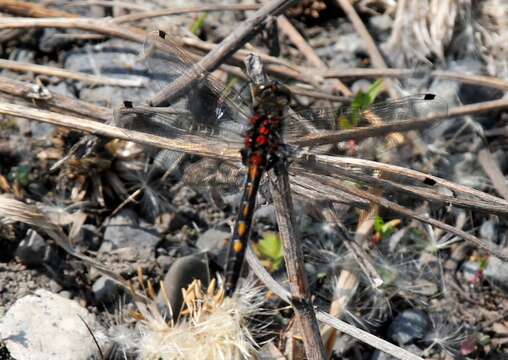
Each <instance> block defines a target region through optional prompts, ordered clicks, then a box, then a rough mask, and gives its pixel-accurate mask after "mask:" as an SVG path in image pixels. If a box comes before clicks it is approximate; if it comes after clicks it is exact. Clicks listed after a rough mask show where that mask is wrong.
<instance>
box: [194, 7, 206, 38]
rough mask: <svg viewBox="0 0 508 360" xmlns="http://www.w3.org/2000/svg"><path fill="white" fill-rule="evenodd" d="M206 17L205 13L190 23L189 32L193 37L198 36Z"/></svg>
mask: <svg viewBox="0 0 508 360" xmlns="http://www.w3.org/2000/svg"><path fill="white" fill-rule="evenodd" d="M207 16H208V13H206V12H205V13H203V14H201V15H199V16H198V18H197V19H196V21H194V22H193V23H192V26H191V29H190V31H191V32H192V33H193V34H194V35H199V33H200V32H201V30H202V29H203V26H205V20H206V17H207Z"/></svg>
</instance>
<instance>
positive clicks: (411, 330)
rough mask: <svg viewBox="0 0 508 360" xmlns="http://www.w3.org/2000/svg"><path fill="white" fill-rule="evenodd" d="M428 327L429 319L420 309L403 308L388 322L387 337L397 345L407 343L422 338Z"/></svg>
mask: <svg viewBox="0 0 508 360" xmlns="http://www.w3.org/2000/svg"><path fill="white" fill-rule="evenodd" d="M430 327H431V323H430V319H429V317H428V315H427V314H426V313H425V312H423V311H422V310H419V309H409V310H404V311H403V312H402V313H400V314H399V315H397V317H396V318H395V319H393V321H392V323H391V324H390V327H389V328H388V337H389V338H390V339H391V340H393V341H394V342H395V343H397V344H399V345H407V344H409V343H412V342H414V341H415V340H418V339H423V338H424V337H425V335H426V334H427V332H428V331H429V330H430Z"/></svg>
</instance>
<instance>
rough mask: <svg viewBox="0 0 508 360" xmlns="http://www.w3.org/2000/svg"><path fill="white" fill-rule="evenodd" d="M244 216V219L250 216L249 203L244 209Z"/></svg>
mask: <svg viewBox="0 0 508 360" xmlns="http://www.w3.org/2000/svg"><path fill="white" fill-rule="evenodd" d="M242 214H243V217H244V218H246V217H247V216H249V204H248V203H247V204H246V206H244V207H243V210H242Z"/></svg>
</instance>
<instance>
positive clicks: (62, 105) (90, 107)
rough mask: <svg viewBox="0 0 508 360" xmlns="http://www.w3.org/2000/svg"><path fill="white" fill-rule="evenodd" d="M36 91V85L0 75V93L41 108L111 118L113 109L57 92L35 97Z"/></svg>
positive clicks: (98, 118) (99, 118) (107, 119)
mask: <svg viewBox="0 0 508 360" xmlns="http://www.w3.org/2000/svg"><path fill="white" fill-rule="evenodd" d="M37 91H38V87H37V85H34V84H29V83H25V82H21V81H18V80H13V79H9V78H6V77H3V76H0V93H5V94H9V95H12V96H16V97H20V98H23V99H24V100H25V101H30V102H31V103H32V104H34V105H35V106H37V107H40V108H42V109H47V110H52V111H56V112H59V113H67V114H71V115H81V116H86V117H89V118H91V119H93V120H95V119H97V120H100V121H103V122H104V121H110V120H112V119H113V111H112V110H111V109H108V108H105V107H102V106H98V105H95V104H92V103H89V102H86V101H82V100H77V99H75V98H72V97H69V96H65V95H60V94H57V93H50V96H49V98H44V99H36V98H34V97H35V96H34V94H35V95H36V92H37Z"/></svg>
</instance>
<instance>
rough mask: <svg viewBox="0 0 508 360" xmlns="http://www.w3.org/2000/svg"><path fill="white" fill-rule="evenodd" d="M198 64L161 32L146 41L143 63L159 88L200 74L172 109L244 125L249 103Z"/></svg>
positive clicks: (196, 59)
mask: <svg viewBox="0 0 508 360" xmlns="http://www.w3.org/2000/svg"><path fill="white" fill-rule="evenodd" d="M198 60H199V56H197V55H195V54H192V53H190V52H188V51H187V50H185V49H183V48H182V47H181V46H180V45H179V44H178V43H176V42H175V41H174V40H172V39H171V38H170V37H169V36H168V35H163V33H161V32H154V33H151V34H149V35H148V36H147V38H146V40H145V62H146V64H147V66H148V67H149V69H150V71H151V72H152V74H153V79H154V80H155V82H156V83H158V84H159V86H160V87H161V88H163V87H164V86H166V85H167V84H169V83H170V82H172V81H174V80H175V79H177V78H179V77H180V76H191V77H195V76H194V75H195V74H196V72H197V73H198V74H199V76H198V79H199V80H198V81H197V82H194V83H193V85H192V86H191V87H190V88H189V89H188V90H187V91H186V92H185V93H184V94H182V96H181V98H180V99H178V102H176V103H173V104H171V105H172V106H177V107H179V108H183V109H186V110H188V111H189V112H190V113H192V114H193V115H194V117H195V118H196V119H200V120H201V121H207V122H221V121H236V122H240V123H242V122H244V123H246V122H247V120H248V117H249V114H250V108H249V104H250V99H249V98H248V97H246V96H244V95H242V94H240V93H239V92H237V91H235V89H234V88H233V87H232V86H228V85H227V84H225V83H224V82H222V81H221V80H219V79H217V78H216V77H214V76H213V75H211V74H210V73H209V72H207V71H205V70H204V69H202V68H200V67H199V66H198V64H197V63H196V62H197V61H198Z"/></svg>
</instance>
